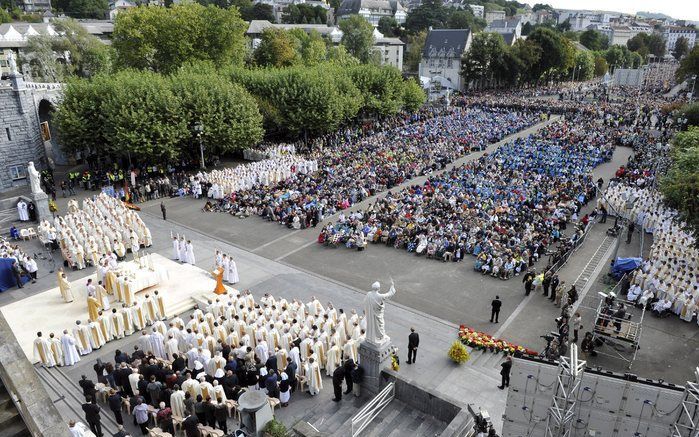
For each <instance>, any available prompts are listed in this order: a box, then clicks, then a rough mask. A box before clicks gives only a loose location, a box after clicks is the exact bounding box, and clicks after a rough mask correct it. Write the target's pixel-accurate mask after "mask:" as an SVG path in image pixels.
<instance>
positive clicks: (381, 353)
mask: <svg viewBox="0 0 699 437" xmlns="http://www.w3.org/2000/svg"><path fill="white" fill-rule="evenodd" d="M391 348H392V346H391V342H390V341H386V342H384V343H382V344H378V345H377V344H374V343H369V342H368V341H363V342H361V343H360V344H359V363H360V364H359V365H360V367H361V368H362V369H363V370H364V379H363V380H362V384H361V385H362V389H363V390H364V389H365V390H368V391H369V392H371V393H378V392H379V391H380V390H381V387H380V385H381V371H382V370H383V369H385V368H387V367H390V366H391Z"/></svg>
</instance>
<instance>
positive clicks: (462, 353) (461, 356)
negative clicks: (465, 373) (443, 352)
mask: <svg viewBox="0 0 699 437" xmlns="http://www.w3.org/2000/svg"><path fill="white" fill-rule="evenodd" d="M447 355H449V358H450V359H451V360H452V361H453V362H454V363H456V364H463V363H465V362H466V361H468V360H469V358H471V356H470V355H469V354H468V350H467V349H466V346H464V345H463V344H462V343H461V342H460V341H459V340H456V341H454V343H452V344H451V347H450V348H449V352H448V354H447Z"/></svg>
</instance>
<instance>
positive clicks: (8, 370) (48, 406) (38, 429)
mask: <svg viewBox="0 0 699 437" xmlns="http://www.w3.org/2000/svg"><path fill="white" fill-rule="evenodd" d="M0 338H1V339H2V341H1V342H0V379H2V382H3V384H4V385H5V387H6V388H7V391H8V392H9V393H11V394H13V395H15V396H16V397H17V400H18V402H17V403H16V406H17V409H18V410H19V413H20V415H21V416H22V419H23V420H24V423H25V425H26V426H27V429H29V432H30V433H31V435H32V436H36V437H70V431H68V424H67V423H65V422H64V421H63V419H62V418H61V415H60V414H59V413H58V410H57V409H56V406H55V405H54V404H53V402H52V401H51V398H50V397H49V394H48V392H47V391H46V389H45V388H44V386H43V385H42V384H41V381H39V377H38V376H37V373H36V371H35V370H34V366H32V364H31V363H30V362H29V360H28V359H27V357H26V356H25V355H24V351H22V348H21V347H20V346H19V343H17V340H16V339H15V336H14V334H13V333H12V329H10V326H9V325H8V324H7V321H6V320H5V316H3V315H2V313H0ZM0 435H2V431H1V430H0Z"/></svg>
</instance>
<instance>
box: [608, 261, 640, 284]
mask: <svg viewBox="0 0 699 437" xmlns="http://www.w3.org/2000/svg"><path fill="white" fill-rule="evenodd" d="M642 262H643V259H641V258H617V259H616V260H615V261H614V264H613V265H612V276H614V277H615V278H616V279H621V277H622V276H624V273H628V272H630V271H633V270H636V269H637V268H638V267H639V266H640V265H641V263H642Z"/></svg>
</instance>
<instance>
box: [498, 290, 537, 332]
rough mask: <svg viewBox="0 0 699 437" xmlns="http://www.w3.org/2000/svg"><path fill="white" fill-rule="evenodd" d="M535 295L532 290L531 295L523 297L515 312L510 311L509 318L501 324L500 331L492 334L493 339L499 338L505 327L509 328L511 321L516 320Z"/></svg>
mask: <svg viewBox="0 0 699 437" xmlns="http://www.w3.org/2000/svg"><path fill="white" fill-rule="evenodd" d="M535 294H536V293H534V290H532V293H529V296H527V297H525V298H524V299H523V300H522V302H520V303H519V305H517V308H515V310H514V311H512V314H510V315H509V317H507V320H505V321H504V322H503V323H502V325H500V329H498V330H497V331H495V334H493V337H495V338H500V336H501V335H502V333H503V332H505V329H507V327H508V326H510V323H512V321H513V320H514V319H516V318H517V316H518V315H519V313H521V312H522V310H523V309H524V307H525V306H527V304H528V303H529V301H530V300H532V298H533V297H534V295H535Z"/></svg>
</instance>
